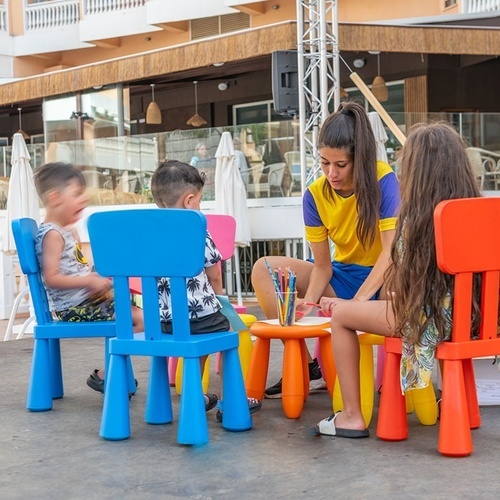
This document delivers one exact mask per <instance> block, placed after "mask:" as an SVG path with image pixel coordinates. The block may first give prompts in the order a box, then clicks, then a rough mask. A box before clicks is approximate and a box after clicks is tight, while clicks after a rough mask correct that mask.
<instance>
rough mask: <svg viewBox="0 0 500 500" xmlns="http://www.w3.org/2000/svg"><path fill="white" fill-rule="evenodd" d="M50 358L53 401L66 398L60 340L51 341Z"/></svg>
mask: <svg viewBox="0 0 500 500" xmlns="http://www.w3.org/2000/svg"><path fill="white" fill-rule="evenodd" d="M49 356H50V378H51V385H52V399H59V398H62V397H63V396H64V387H63V374H62V362H61V341H60V339H49Z"/></svg>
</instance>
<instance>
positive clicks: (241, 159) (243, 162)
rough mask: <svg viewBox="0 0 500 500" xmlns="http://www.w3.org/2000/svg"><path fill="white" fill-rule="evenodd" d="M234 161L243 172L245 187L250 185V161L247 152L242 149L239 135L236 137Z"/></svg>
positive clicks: (241, 172) (242, 177)
mask: <svg viewBox="0 0 500 500" xmlns="http://www.w3.org/2000/svg"><path fill="white" fill-rule="evenodd" d="M233 142H234V162H235V163H236V166H237V167H238V170H239V171H240V174H241V179H242V180H243V184H245V187H246V186H248V170H249V168H248V162H247V158H246V156H245V154H244V153H243V151H242V150H241V140H240V139H239V138H238V137H235V138H234V141H233Z"/></svg>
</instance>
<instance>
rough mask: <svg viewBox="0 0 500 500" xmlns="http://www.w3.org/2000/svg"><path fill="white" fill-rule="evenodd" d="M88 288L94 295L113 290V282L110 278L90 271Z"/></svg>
mask: <svg viewBox="0 0 500 500" xmlns="http://www.w3.org/2000/svg"><path fill="white" fill-rule="evenodd" d="M87 280H88V283H87V288H88V289H89V290H90V292H91V293H92V295H102V294H105V293H106V292H109V290H111V286H112V282H111V280H109V279H108V278H103V277H102V276H99V275H98V274H97V273H90V274H89V275H88V276H87Z"/></svg>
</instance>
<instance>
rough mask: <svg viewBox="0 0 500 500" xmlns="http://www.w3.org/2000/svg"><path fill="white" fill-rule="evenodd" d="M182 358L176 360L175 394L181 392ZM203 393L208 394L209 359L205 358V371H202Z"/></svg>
mask: <svg viewBox="0 0 500 500" xmlns="http://www.w3.org/2000/svg"><path fill="white" fill-rule="evenodd" d="M183 363H184V362H183V358H177V366H176V369H175V390H176V392H177V394H179V395H180V394H181V392H182V370H183V368H182V367H183ZM202 383H203V392H208V385H209V383H210V357H208V358H207V362H206V363H205V369H204V370H203V378H202Z"/></svg>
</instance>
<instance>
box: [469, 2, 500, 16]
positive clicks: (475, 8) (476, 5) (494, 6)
mask: <svg viewBox="0 0 500 500" xmlns="http://www.w3.org/2000/svg"><path fill="white" fill-rule="evenodd" d="M463 10H464V14H476V13H478V14H480V13H482V12H492V11H495V10H500V0H464V1H463Z"/></svg>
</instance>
